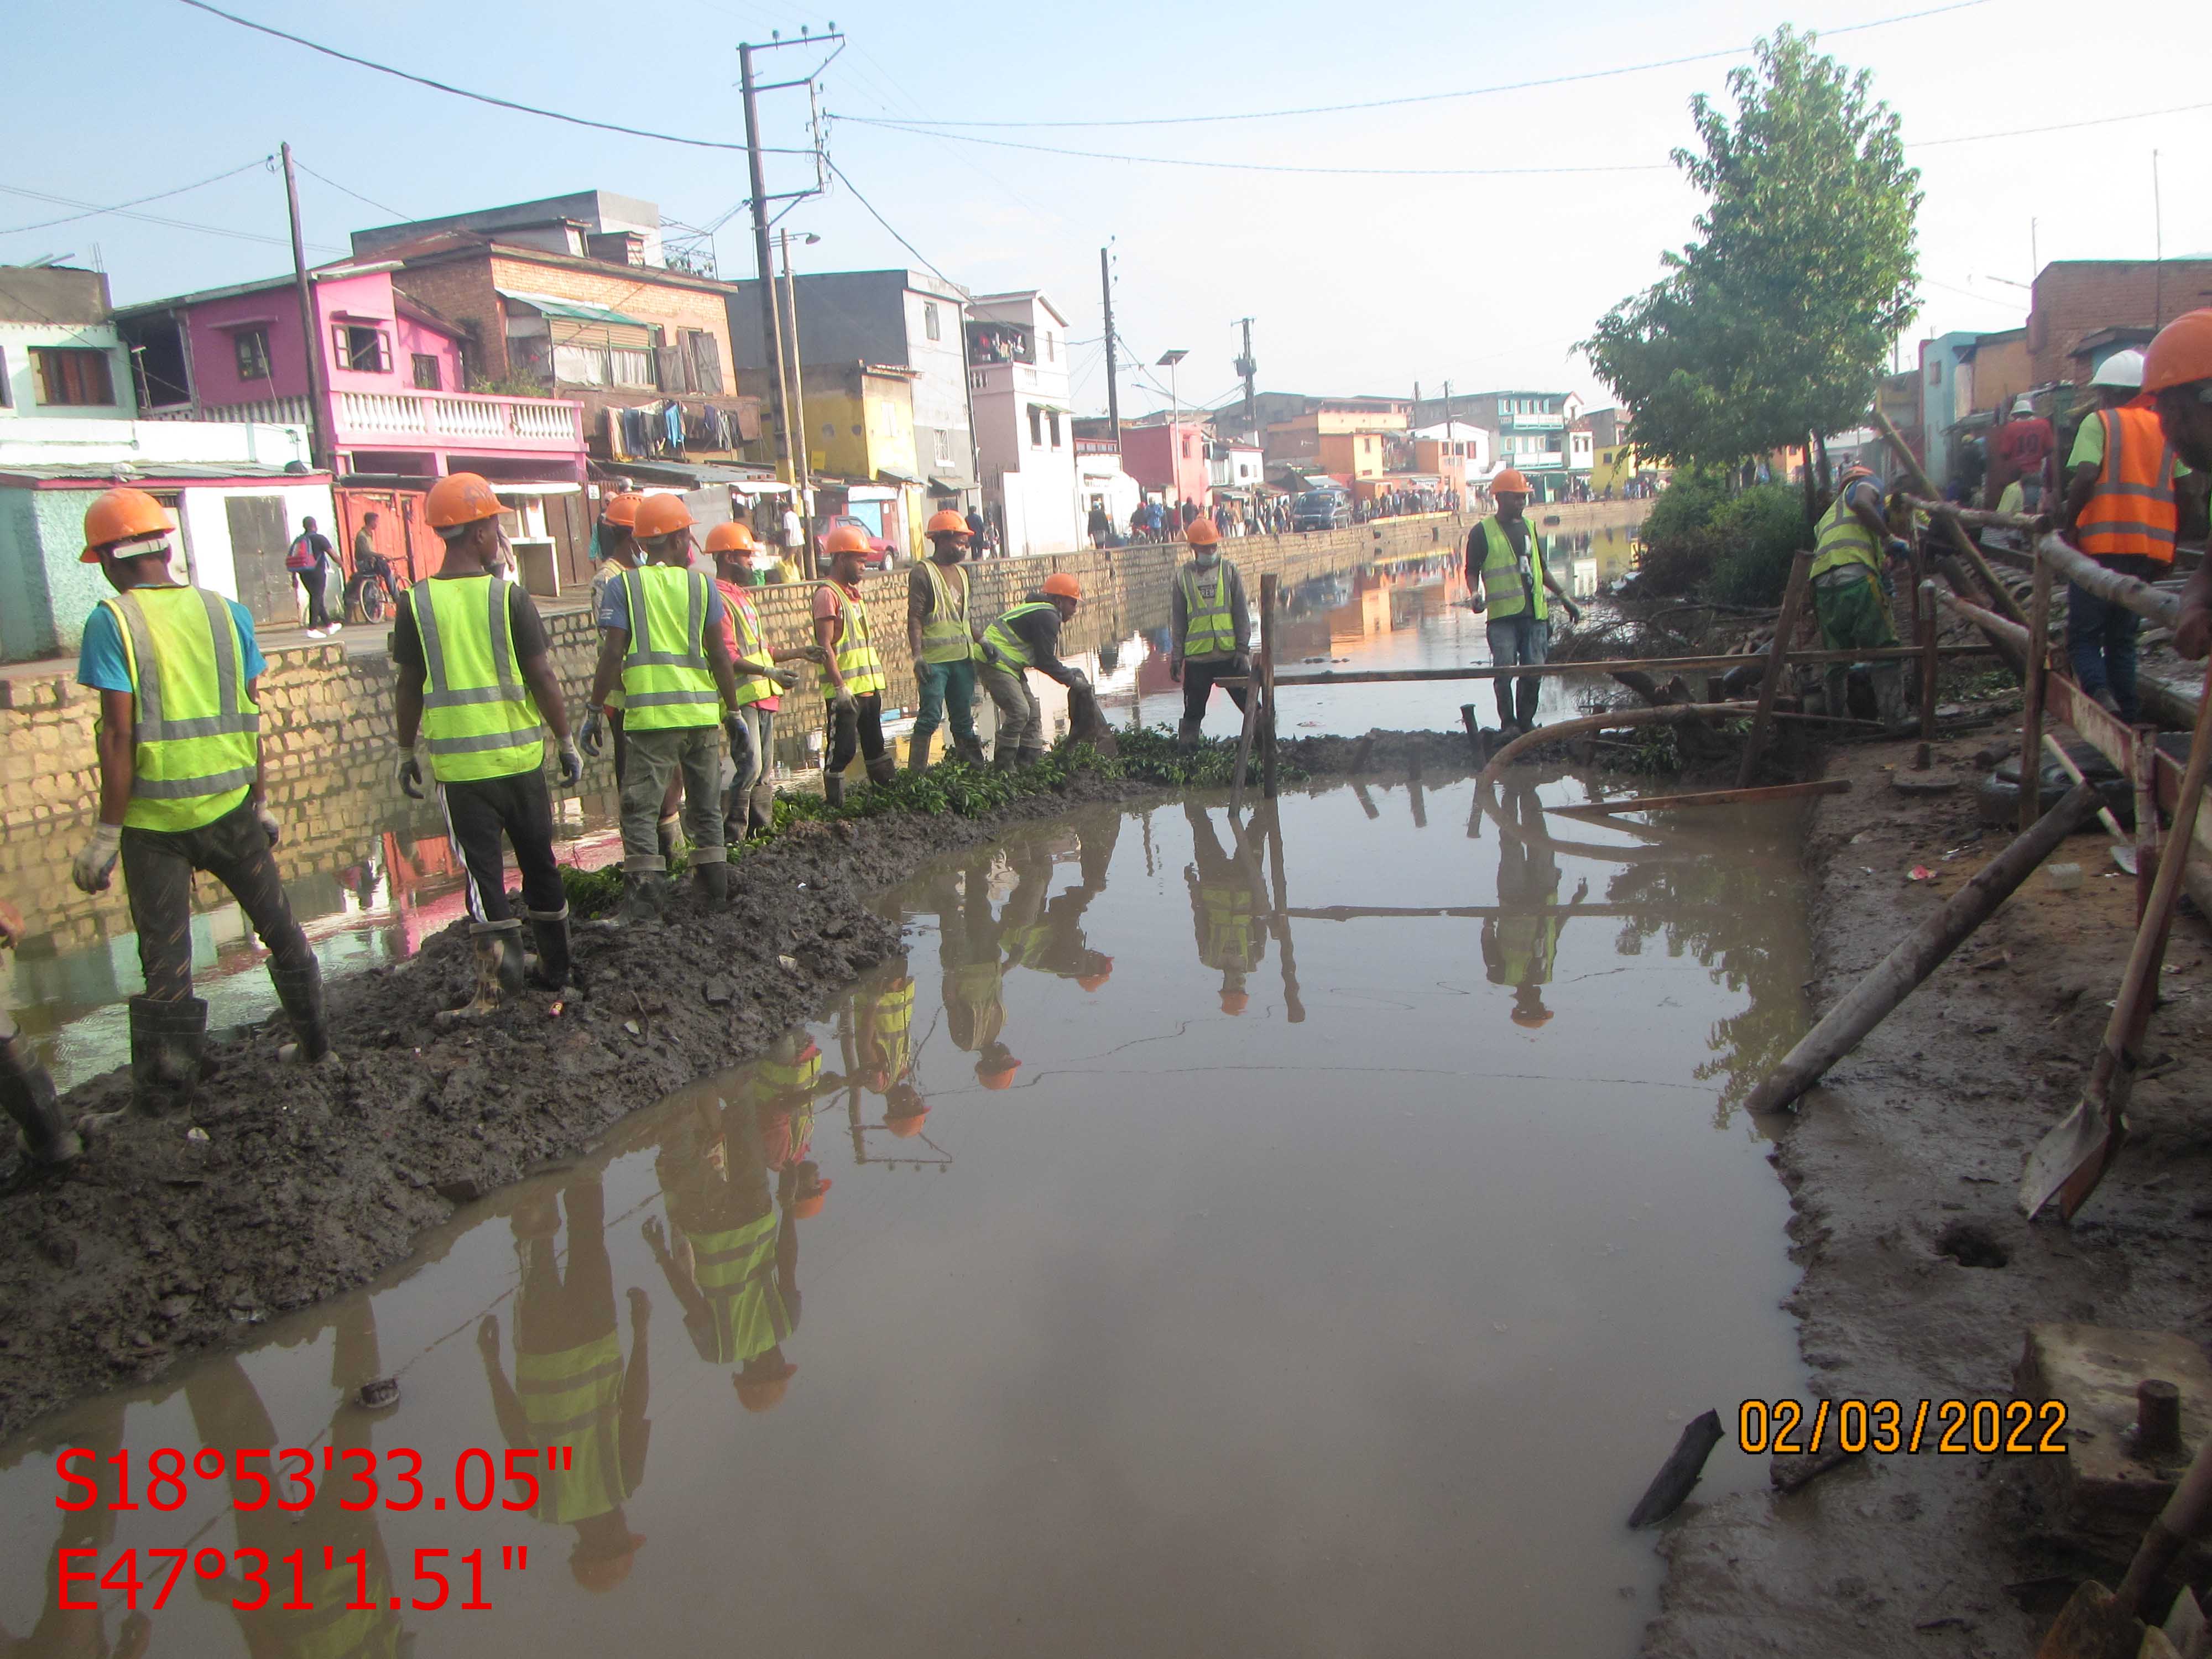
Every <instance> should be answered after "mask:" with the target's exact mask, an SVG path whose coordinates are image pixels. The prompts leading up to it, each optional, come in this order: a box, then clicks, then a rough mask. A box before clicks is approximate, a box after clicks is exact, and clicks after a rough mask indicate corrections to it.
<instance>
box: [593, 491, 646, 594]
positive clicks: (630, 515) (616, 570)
mask: <svg viewBox="0 0 2212 1659" xmlns="http://www.w3.org/2000/svg"><path fill="white" fill-rule="evenodd" d="M644 500H645V497H644V496H642V495H638V494H636V493H635V491H632V490H627V489H625V490H622V491H620V492H618V493H617V494H615V495H610V496H608V497H607V501H606V505H605V507H602V508H601V509H600V511H599V523H598V524H596V525H594V526H592V558H593V559H595V560H597V561H598V564H597V567H596V568H594V569H593V570H592V610H593V611H594V612H595V613H596V612H597V611H598V608H599V595H600V594H601V593H602V592H605V589H606V585H607V583H608V582H610V581H611V580H613V579H614V578H615V577H616V576H617V574H620V573H621V572H623V571H624V570H627V569H629V568H630V567H631V566H632V565H634V564H635V563H636V562H637V538H636V535H635V531H636V526H637V509H638V505H639V503H640V502H641V501H644Z"/></svg>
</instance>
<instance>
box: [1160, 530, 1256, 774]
mask: <svg viewBox="0 0 2212 1659" xmlns="http://www.w3.org/2000/svg"><path fill="white" fill-rule="evenodd" d="M1184 539H1186V540H1187V541H1188V543H1189V544H1190V562H1189V563H1188V564H1186V565H1185V566H1183V568H1182V570H1181V571H1179V572H1178V573H1177V574H1176V585H1175V591H1174V592H1173V593H1172V594H1170V596H1169V599H1168V640H1169V647H1168V678H1169V679H1170V680H1173V681H1176V682H1179V683H1180V684H1182V725H1180V726H1177V727H1176V748H1178V749H1180V750H1184V751H1186V752H1188V750H1193V749H1195V748H1196V747H1197V746H1198V738H1199V728H1200V726H1202V725H1203V724H1204V722H1205V720H1206V703H1207V702H1208V701H1210V700H1211V699H1212V696H1213V683H1214V681H1215V680H1217V679H1218V678H1222V677H1223V676H1225V675H1226V676H1229V677H1231V678H1241V677H1243V676H1245V675H1249V673H1250V672H1251V671H1252V608H1251V606H1250V605H1248V604H1247V603H1246V602H1245V599H1244V578H1243V574H1241V573H1240V572H1239V571H1238V570H1237V567H1236V566H1235V565H1233V564H1231V563H1230V562H1229V561H1228V560H1226V559H1225V558H1223V557H1222V556H1221V532H1220V531H1219V530H1218V529H1216V528H1215V527H1214V523H1213V520H1211V519H1194V520H1192V521H1191V526H1190V528H1189V529H1188V531H1186V532H1184ZM1222 690H1225V691H1226V692H1227V693H1228V694H1229V701H1230V702H1233V703H1235V704H1236V705H1237V712H1238V713H1239V714H1242V713H1243V710H1244V706H1245V698H1246V692H1245V689H1244V688H1243V686H1241V685H1228V686H1224V687H1223V688H1222Z"/></svg>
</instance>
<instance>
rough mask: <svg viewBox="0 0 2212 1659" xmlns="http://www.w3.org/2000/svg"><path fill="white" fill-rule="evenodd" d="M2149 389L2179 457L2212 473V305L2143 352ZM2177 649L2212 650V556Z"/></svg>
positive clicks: (2188, 603)
mask: <svg viewBox="0 0 2212 1659" xmlns="http://www.w3.org/2000/svg"><path fill="white" fill-rule="evenodd" d="M2143 393H2144V395H2145V396H2147V397H2148V398H2151V399H2152V400H2153V402H2154V405H2155V407H2156V408H2157V410H2158V418H2159V423H2160V428H2162V430H2163V431H2164V433H2165V435H2166V443H2167V444H2168V445H2169V446H2171V447H2172V449H2173V452H2174V455H2175V458H2176V459H2177V460H2178V461H2179V462H2180V463H2181V464H2183V465H2186V466H2188V467H2189V468H2190V470H2191V473H2192V474H2193V475H2194V476H2195V477H2198V478H2205V477H2212V307H2204V308H2203V309H2200V310H2197V311H2191V312H2185V313H2183V314H2182V315H2181V316H2179V317H2177V318H2175V319H2173V320H2172V322H2170V323H2168V324H2167V325H2166V326H2165V327H2164V328H2162V329H2160V331H2159V334H2158V337H2157V338H2156V339H2154V340H2153V341H2152V342H2151V343H2150V349H2149V350H2148V351H2147V352H2145V353H2144V354H2143ZM2173 648H2174V649H2175V650H2177V651H2179V652H2180V653H2181V654H2182V655H2184V656H2185V657H2203V655H2204V654H2205V653H2207V652H2208V651H2212V559H2204V560H2200V561H2199V562H2198V563H2197V568H2196V569H2194V570H2192V571H2191V572H2190V573H2189V580H2188V581H2187V583H2185V585H2184V586H2183V587H2182V590H2181V617H2180V619H2179V622H2178V623H2176V624H2175V626H2174V630H2173Z"/></svg>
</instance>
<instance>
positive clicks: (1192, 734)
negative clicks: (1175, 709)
mask: <svg viewBox="0 0 2212 1659" xmlns="http://www.w3.org/2000/svg"><path fill="white" fill-rule="evenodd" d="M1199 732H1200V726H1199V724H1198V722H1197V721H1196V720H1177V721H1176V753H1177V754H1178V755H1188V754H1190V753H1192V752H1193V751H1194V750H1196V749H1197V747H1198V738H1199Z"/></svg>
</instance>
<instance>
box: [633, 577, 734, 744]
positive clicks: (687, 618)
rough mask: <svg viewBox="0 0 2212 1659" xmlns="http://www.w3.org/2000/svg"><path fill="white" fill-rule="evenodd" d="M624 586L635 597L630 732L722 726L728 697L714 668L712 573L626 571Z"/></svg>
mask: <svg viewBox="0 0 2212 1659" xmlns="http://www.w3.org/2000/svg"><path fill="white" fill-rule="evenodd" d="M622 581H623V588H624V590H625V591H626V592H627V593H628V595H629V649H627V650H626V651H624V652H623V666H622V689H623V708H624V710H625V713H624V714H623V721H624V729H625V730H628V731H631V732H653V731H660V730H665V729H667V728H670V727H676V726H716V725H719V724H720V722H721V718H722V694H721V693H720V691H718V690H715V689H714V670H713V669H711V668H709V667H708V665H707V595H708V593H709V592H712V591H713V590H712V589H711V587H710V586H709V585H708V577H707V575H706V573H705V572H703V571H699V570H684V569H680V568H678V567H677V566H675V565H671V564H648V565H642V566H640V567H639V568H637V569H635V570H625V571H623V573H622Z"/></svg>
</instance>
